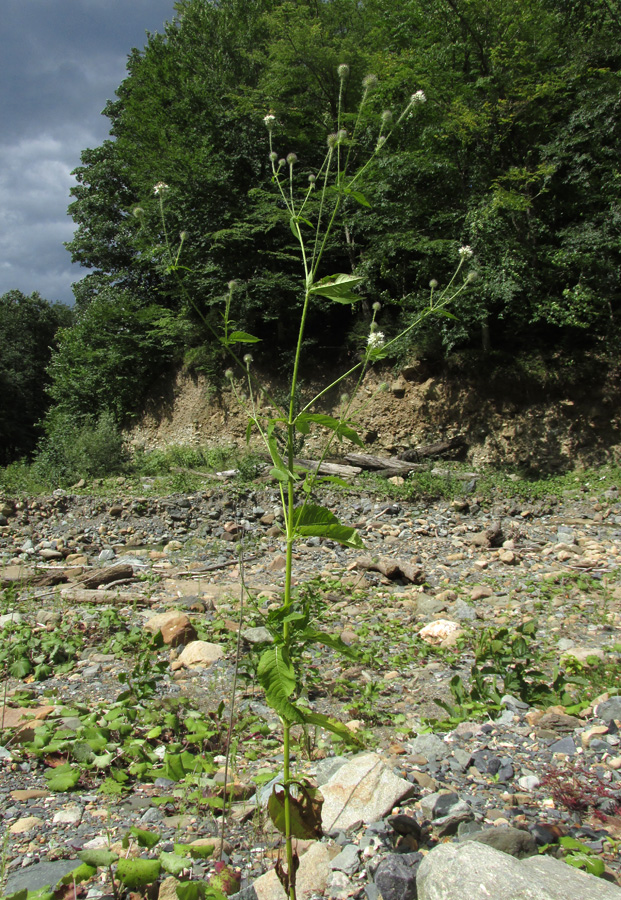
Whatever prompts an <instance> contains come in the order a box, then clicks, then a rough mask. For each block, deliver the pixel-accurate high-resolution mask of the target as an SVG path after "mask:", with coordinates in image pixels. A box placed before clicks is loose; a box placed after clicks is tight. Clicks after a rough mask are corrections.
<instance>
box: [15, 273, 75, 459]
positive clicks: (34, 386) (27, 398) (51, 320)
mask: <svg viewBox="0 0 621 900" xmlns="http://www.w3.org/2000/svg"><path fill="white" fill-rule="evenodd" d="M70 317H71V312H70V310H69V308H68V307H66V306H61V305H55V304H50V303H48V302H47V301H46V300H44V299H43V298H42V297H40V296H39V294H37V293H36V292H35V293H33V294H31V295H30V296H29V297H28V296H26V295H25V294H22V293H21V291H17V290H14V291H8V293H6V294H3V295H2V296H1V297H0V347H1V348H2V352H1V353H0V436H1V439H0V464H2V465H6V464H8V463H9V462H11V461H12V460H14V459H16V458H18V457H19V456H22V455H25V454H28V453H30V452H31V451H32V450H33V449H34V447H35V444H36V442H37V436H38V431H37V423H38V422H39V420H40V419H41V418H42V417H43V415H44V413H45V411H46V409H47V407H48V404H49V399H48V397H47V395H46V392H45V389H46V385H47V376H46V368H47V366H48V364H49V361H50V356H51V354H52V348H53V346H54V344H55V340H56V333H57V330H58V328H59V327H60V326H61V325H68V324H69V320H70Z"/></svg>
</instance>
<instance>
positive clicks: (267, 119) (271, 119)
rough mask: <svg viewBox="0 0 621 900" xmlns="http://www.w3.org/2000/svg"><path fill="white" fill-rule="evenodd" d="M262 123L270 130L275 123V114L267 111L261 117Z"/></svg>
mask: <svg viewBox="0 0 621 900" xmlns="http://www.w3.org/2000/svg"><path fill="white" fill-rule="evenodd" d="M263 124H264V125H265V127H266V128H267V130H268V131H271V130H272V128H273V127H274V125H275V124H276V116H275V115H274V114H273V113H268V114H267V115H266V116H264V118H263Z"/></svg>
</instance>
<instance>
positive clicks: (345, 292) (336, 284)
mask: <svg viewBox="0 0 621 900" xmlns="http://www.w3.org/2000/svg"><path fill="white" fill-rule="evenodd" d="M363 281H364V279H363V278H359V277H357V276H356V275H328V276H327V277H326V278H322V279H321V281H318V282H317V284H314V285H313V287H312V288H311V289H310V291H309V294H320V295H321V296H322V297H327V298H328V300H334V301H335V302H336V303H356V301H358V300H360V294H352V291H351V289H352V288H353V287H356V285H358V284H361V283H362V282H363Z"/></svg>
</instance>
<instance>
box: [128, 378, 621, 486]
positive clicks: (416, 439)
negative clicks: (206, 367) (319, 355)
mask: <svg viewBox="0 0 621 900" xmlns="http://www.w3.org/2000/svg"><path fill="white" fill-rule="evenodd" d="M263 374H264V373H261V372H260V371H258V372H257V375H258V377H259V380H260V381H261V383H262V384H264V385H265V390H264V392H260V393H259V394H258V406H259V409H260V411H261V412H262V413H264V414H266V415H273V414H274V413H275V407H274V405H273V402H272V403H270V398H276V399H278V398H283V397H285V396H286V385H285V383H284V382H282V383H279V382H278V381H276V380H274V379H272V378H270V377H269V376H268V377H266V378H263V377H262V376H263ZM338 374H339V373H332V372H330V371H328V370H326V369H325V368H323V369H322V370H321V371H320V370H319V369H318V370H317V371H316V372H315V373H313V374H312V377H310V378H307V379H306V380H305V381H303V385H302V393H303V396H304V402H307V400H308V399H310V398H312V397H313V396H314V395H315V394H316V393H317V392H318V391H320V390H321V389H322V386H324V385H325V384H326V383H327V384H329V383H330V382H331V381H332V380H333V378H336V377H337V376H338ZM382 382H385V383H386V384H387V390H384V391H381V390H378V388H379V386H380V384H381V383H382ZM238 389H239V391H241V392H243V390H244V385H243V383H242V382H241V381H240V382H238ZM347 391H350V392H351V391H355V402H354V404H353V407H352V408H353V410H354V413H353V414H352V416H353V418H354V419H355V421H356V422H357V429H358V431H359V433H360V434H361V436H362V438H363V440H364V441H365V443H366V445H367V447H368V452H370V453H375V454H378V455H379V454H384V453H389V454H393V453H399V452H401V451H404V450H407V449H411V448H416V447H417V446H420V445H425V444H429V443H432V442H434V441H438V440H445V439H449V438H452V437H455V436H456V435H461V436H463V438H464V439H465V444H464V448H465V449H464V451H463V458H464V459H466V460H467V461H468V462H470V463H472V464H473V465H477V466H482V465H494V466H503V467H510V468H518V469H521V470H523V471H526V472H529V471H530V472H533V473H534V472H539V473H547V472H554V471H559V470H563V469H567V468H571V467H575V466H582V465H591V464H598V463H604V462H617V461H618V460H620V459H621V405H620V401H621V381H620V379H619V373H618V371H616V370H614V369H610V368H609V369H605V370H597V369H596V368H595V367H592V368H591V369H588V368H585V369H584V370H583V371H582V373H581V375H580V376H576V375H575V374H574V375H573V377H571V378H567V377H565V378H556V379H550V378H549V377H547V378H546V379H544V381H543V382H542V381H538V380H537V379H536V378H534V377H533V376H532V375H529V374H528V373H525V372H524V371H520V370H519V369H518V368H516V367H514V368H509V367H506V368H505V369H504V370H503V369H500V368H499V367H496V368H495V369H491V368H490V369H489V370H488V371H486V370H485V367H484V366H480V368H479V370H478V371H474V372H473V371H470V372H468V373H467V374H464V372H463V370H462V371H458V370H454V369H453V370H451V369H450V368H445V369H444V370H439V369H436V370H434V369H433V367H431V366H430V365H428V364H426V363H424V362H415V363H413V364H411V365H408V366H404V367H402V368H401V369H400V370H385V371H383V372H379V371H377V370H374V371H372V372H370V373H369V374H368V375H367V376H366V378H365V379H364V381H363V382H362V384H361V385H360V386H359V387H358V388H357V389H356V385H355V383H348V382H344V383H342V384H341V385H339V386H338V387H337V388H335V389H334V390H332V391H331V392H330V393H329V394H327V395H326V396H325V397H324V398H322V401H320V403H319V405H318V407H317V408H318V409H319V410H320V411H323V412H329V413H332V414H334V415H338V414H340V412H341V410H342V408H343V406H342V403H343V400H342V397H343V394H344V393H347ZM246 396H247V394H246ZM246 423H247V412H246V411H245V410H244V409H242V408H241V407H240V406H239V403H238V402H237V400H236V399H235V397H234V396H233V393H232V391H231V389H230V387H228V386H227V387H225V388H224V390H216V389H214V387H213V386H212V385H210V383H209V382H208V381H207V379H206V378H204V377H203V376H201V375H198V376H196V375H192V374H190V373H189V372H187V371H186V370H183V369H182V370H179V371H178V372H177V373H176V374H175V375H174V376H173V377H171V378H168V379H165V380H162V382H161V383H160V384H158V385H155V386H154V389H153V391H152V394H151V396H150V398H149V399H148V401H147V403H146V405H145V409H144V413H143V415H142V416H141V417H140V419H139V420H138V422H137V423H136V425H135V426H134V427H133V428H132V430H131V432H130V435H129V437H130V441H131V443H132V444H133V445H134V446H141V447H144V448H145V449H147V450H151V449H154V448H163V447H166V446H169V445H171V444H178V445H190V446H206V447H216V446H230V445H231V444H238V445H239V446H242V445H243V444H244V442H245V431H246ZM318 440H319V439H318V438H314V437H313V436H312V435H311V436H310V438H308V439H307V443H306V446H305V455H308V454H309V453H312V452H313V451H316V450H317V448H318V446H319V443H318ZM338 452H339V447H338V445H337V446H336V447H335V452H334V455H335V456H338Z"/></svg>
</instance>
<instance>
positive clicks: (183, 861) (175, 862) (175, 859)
mask: <svg viewBox="0 0 621 900" xmlns="http://www.w3.org/2000/svg"><path fill="white" fill-rule="evenodd" d="M160 862H161V864H162V868H163V869H164V871H165V872H168V873H169V874H170V875H175V876H178V875H181V873H182V872H183V870H184V869H188V868H190V867H191V863H190V861H189V860H188V858H187V857H184V856H178V855H177V854H176V853H164V852H162V853H160Z"/></svg>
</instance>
